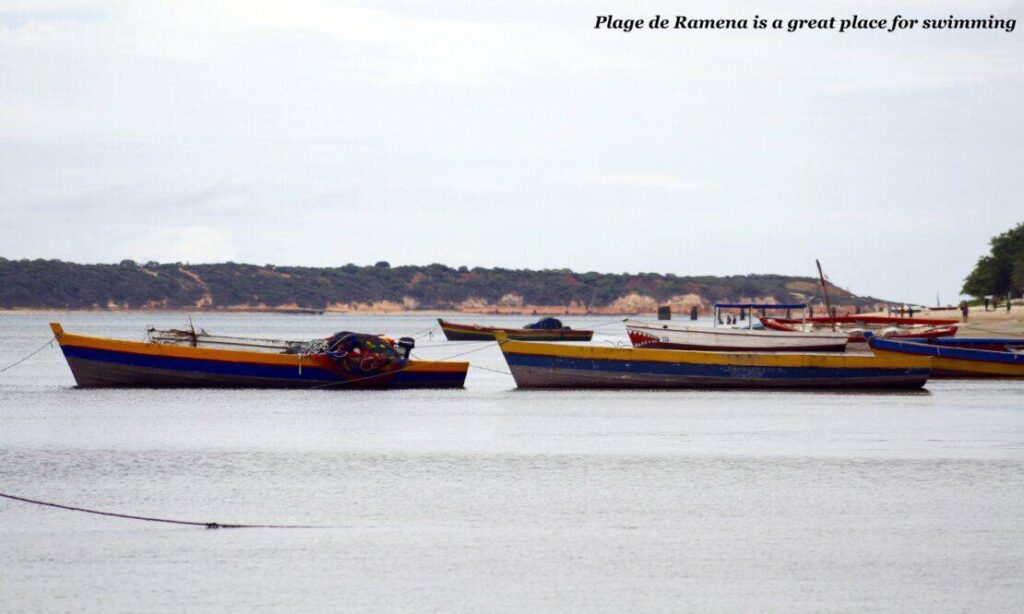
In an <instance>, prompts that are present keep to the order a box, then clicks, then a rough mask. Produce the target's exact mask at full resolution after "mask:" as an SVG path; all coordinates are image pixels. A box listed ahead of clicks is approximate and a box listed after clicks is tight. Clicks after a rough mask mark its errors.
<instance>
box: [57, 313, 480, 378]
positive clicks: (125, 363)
mask: <svg viewBox="0 0 1024 614" xmlns="http://www.w3.org/2000/svg"><path fill="white" fill-rule="evenodd" d="M51 326H53V327H54V333H55V335H56V336H57V340H58V342H59V343H60V346H61V350H62V351H63V353H64V357H65V359H66V360H67V363H68V366H69V367H70V369H71V373H72V375H73V376H74V378H75V383H76V384H77V385H78V386H79V387H80V388H305V389H310V388H313V389H316V388H322V389H328V390H341V389H347V388H461V387H462V386H463V385H464V383H465V379H466V373H467V371H468V368H469V364H468V363H465V362H461V363H455V362H453V363H447V362H421V361H410V362H408V363H407V364H406V365H405V366H404V367H403V368H401V369H398V370H395V371H390V372H386V373H368V374H367V375H366V376H363V377H356V378H351V377H345V376H343V375H340V374H339V373H338V372H337V370H336V369H333V368H332V364H331V361H330V359H329V358H326V357H323V356H298V355H296V354H277V353H266V352H249V351H235V350H221V349H207V348H193V347H187V346H175V345H164V344H160V343H145V342H136V341H121V340H115V339H104V338H100V337H86V336H82V335H70V334H67V333H64V332H63V330H62V329H61V328H60V326H59V325H51Z"/></svg>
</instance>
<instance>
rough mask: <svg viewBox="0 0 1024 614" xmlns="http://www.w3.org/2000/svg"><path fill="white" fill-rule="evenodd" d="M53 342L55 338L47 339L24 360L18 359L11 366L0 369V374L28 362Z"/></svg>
mask: <svg viewBox="0 0 1024 614" xmlns="http://www.w3.org/2000/svg"><path fill="white" fill-rule="evenodd" d="M54 341H56V338H55V337H50V338H49V339H48V340H47V341H46V343H44V344H42V345H41V346H39V347H38V348H36V349H35V350H33V351H32V352H31V353H30V354H29V355H27V356H25V357H24V358H20V359H18V360H16V361H14V362H12V363H11V364H9V365H7V366H6V367H4V368H3V369H0V373H3V372H4V371H6V370H8V369H13V368H14V367H17V366H18V365H20V364H21V363H23V362H25V361H26V360H28V359H29V358H32V357H33V356H35V355H36V354H38V353H39V352H42V351H43V350H44V349H46V348H47V347H49V346H51V345H53V342H54Z"/></svg>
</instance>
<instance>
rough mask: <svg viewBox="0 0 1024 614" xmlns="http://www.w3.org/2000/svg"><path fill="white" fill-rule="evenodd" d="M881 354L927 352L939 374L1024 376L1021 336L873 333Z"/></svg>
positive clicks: (870, 341)
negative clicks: (938, 336) (904, 336)
mask: <svg viewBox="0 0 1024 614" xmlns="http://www.w3.org/2000/svg"><path fill="white" fill-rule="evenodd" d="M868 344H869V345H870V346H871V350H872V351H873V352H874V353H875V355H877V356H884V357H896V356H927V357H929V358H931V360H932V374H933V375H934V376H935V377H948V378H967V377H971V378H973V377H990V378H1024V351H1022V350H1024V341H1022V340H1021V339H956V340H946V339H899V340H896V339H887V338H881V337H874V336H872V337H869V338H868Z"/></svg>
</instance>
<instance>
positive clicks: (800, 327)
mask: <svg viewBox="0 0 1024 614" xmlns="http://www.w3.org/2000/svg"><path fill="white" fill-rule="evenodd" d="M834 319H835V320H839V319H840V318H834ZM907 319H909V318H904V320H907ZM918 320H920V318H918ZM886 321H888V320H886ZM932 321H937V322H945V321H946V320H932ZM954 322H955V321H954ZM761 324H763V325H764V327H765V329H768V330H774V331H779V332H783V333H785V332H789V333H794V334H799V333H803V334H808V333H819V332H821V331H827V330H831V325H832V322H830V321H825V322H815V321H813V320H812V319H811V318H808V319H807V322H806V323H803V324H801V321H800V320H793V319H780V318H764V317H762V318H761ZM835 330H836V331H837V332H841V333H843V334H845V335H847V336H848V343H849V344H851V345H854V346H855V347H854V348H849V347H848V348H847V349H857V350H862V349H863V350H866V349H867V334H869V333H870V334H872V335H874V336H876V337H885V338H887V339H901V338H939V337H952V336H955V335H956V331H957V324H955V323H954V324H948V325H938V326H936V325H933V324H918V325H910V326H900V325H885V324H882V323H880V322H879V323H866V324H865V323H863V321H860V323H855V322H854V321H853V320H850V321H849V322H847V323H839V322H837V323H836V325H835Z"/></svg>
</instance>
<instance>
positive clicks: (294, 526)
mask: <svg viewBox="0 0 1024 614" xmlns="http://www.w3.org/2000/svg"><path fill="white" fill-rule="evenodd" d="M0 497H3V498H5V499H11V500H12V501H21V502H22V503H31V504H33V505H42V506H46V507H55V508H57V509H62V510H69V511H72V512H84V513H86V514H96V515H98V516H111V517H113V518H126V519H128V520H144V521H146V522H162V523H165V524H181V525H188V526H192V527H204V528H206V529H329V528H331V527H326V526H317V525H306V524H224V523H220V522H196V521H191V520H172V519H170V518H152V517H149V516H136V515H134V514H121V513H118V512H104V511H102V510H94V509H89V508H86V507H75V506H73V505H63V504H61V503H52V502H50V501H40V500H39V499H29V498H28V497H19V496H17V495H9V494H6V493H0Z"/></svg>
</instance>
